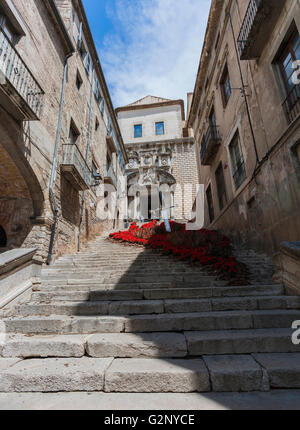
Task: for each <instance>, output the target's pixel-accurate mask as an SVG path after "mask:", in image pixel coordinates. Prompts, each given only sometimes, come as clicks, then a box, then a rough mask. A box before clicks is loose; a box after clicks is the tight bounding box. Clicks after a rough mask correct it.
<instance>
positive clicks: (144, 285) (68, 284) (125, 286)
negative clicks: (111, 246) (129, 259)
mask: <svg viewBox="0 0 300 430" xmlns="http://www.w3.org/2000/svg"><path fill="white" fill-rule="evenodd" d="M150 280H151V281H153V280H152V279H151V278H146V279H144V280H143V281H141V282H128V283H127V282H114V283H113V281H112V280H107V281H104V282H98V280H97V281H95V280H94V279H90V280H75V279H74V280H52V281H47V282H43V285H42V287H41V289H42V290H44V291H53V289H55V290H56V291H58V290H59V289H61V288H63V289H64V290H68V291H71V290H73V291H81V292H82V291H89V290H99V291H103V290H139V289H142V290H146V289H156V290H160V289H165V288H170V289H171V288H172V289H173V288H184V289H185V288H202V287H204V288H206V287H213V286H217V287H223V286H224V285H226V282H223V281H214V280H213V278H211V279H210V281H207V280H205V281H201V282H200V281H199V282H178V281H175V280H169V282H162V281H156V282H155V281H153V282H147V281H150Z"/></svg>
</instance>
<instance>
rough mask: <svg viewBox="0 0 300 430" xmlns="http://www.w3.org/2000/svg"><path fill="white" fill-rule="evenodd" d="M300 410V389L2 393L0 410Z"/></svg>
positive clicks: (0, 395)
mask: <svg viewBox="0 0 300 430" xmlns="http://www.w3.org/2000/svg"><path fill="white" fill-rule="evenodd" d="M45 409H46V410H61V409H64V410H159V411H167V410H239V409H248V410H259V409H268V410H300V390H276V391H271V392H268V393H262V392H259V393H209V394H196V393H192V394H127V393H124V394H105V393H55V394H41V393H35V394H32V393H29V394H16V393H9V394H6V393H5V394H0V410H45Z"/></svg>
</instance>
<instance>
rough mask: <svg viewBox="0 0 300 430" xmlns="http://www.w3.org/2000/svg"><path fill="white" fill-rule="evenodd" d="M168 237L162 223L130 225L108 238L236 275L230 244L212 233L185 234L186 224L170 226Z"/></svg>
mask: <svg viewBox="0 0 300 430" xmlns="http://www.w3.org/2000/svg"><path fill="white" fill-rule="evenodd" d="M170 226H171V230H172V232H171V233H167V232H166V229H165V225H164V223H162V224H160V225H159V224H158V223H157V221H151V222H149V223H147V224H144V225H143V226H142V227H138V225H137V224H136V223H133V224H131V226H130V228H129V230H128V231H120V232H118V233H112V234H110V238H111V239H114V240H118V241H121V242H128V243H131V244H135V245H143V246H147V247H150V248H152V249H161V250H163V251H165V252H167V253H170V254H173V255H175V256H178V257H179V258H180V259H182V260H185V259H190V260H191V261H194V262H195V261H198V262H199V263H201V264H203V265H206V266H208V265H210V266H214V268H215V269H218V270H221V271H224V272H227V273H231V274H235V273H237V272H238V269H237V267H238V263H237V261H236V258H235V257H234V256H232V255H231V247H230V240H229V238H228V237H226V236H223V235H221V234H220V233H218V232H216V231H213V230H205V229H202V230H198V231H187V230H186V224H178V223H176V222H174V221H171V222H170Z"/></svg>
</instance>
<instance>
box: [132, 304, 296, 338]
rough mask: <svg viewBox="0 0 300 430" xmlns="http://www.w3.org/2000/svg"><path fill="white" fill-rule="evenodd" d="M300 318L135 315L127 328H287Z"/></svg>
mask: <svg viewBox="0 0 300 430" xmlns="http://www.w3.org/2000/svg"><path fill="white" fill-rule="evenodd" d="M296 320H300V311H294V310H285V311H282V310H279V311H277V310H276V311H223V312H199V313H185V314H162V315H157V316H156V317H155V318H153V317H151V315H137V316H134V315H132V316H131V317H130V318H127V319H126V322H125V331H126V332H129V333H130V332H133V333H138V332H157V331H199V330H203V331H207V330H224V329H225V330H234V329H252V328H254V329H255V328H257V329H260V328H287V327H291V326H292V323H293V322H294V321H296Z"/></svg>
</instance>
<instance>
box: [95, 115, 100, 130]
mask: <svg viewBox="0 0 300 430" xmlns="http://www.w3.org/2000/svg"><path fill="white" fill-rule="evenodd" d="M99 126H100V123H99V120H98V118H97V117H96V122H95V130H96V131H98V130H99Z"/></svg>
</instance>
